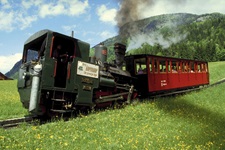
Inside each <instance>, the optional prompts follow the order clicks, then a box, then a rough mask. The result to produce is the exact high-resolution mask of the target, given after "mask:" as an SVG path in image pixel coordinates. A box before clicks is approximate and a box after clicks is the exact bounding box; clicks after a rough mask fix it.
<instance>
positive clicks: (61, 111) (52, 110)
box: [50, 109, 73, 113]
mask: <svg viewBox="0 0 225 150" xmlns="http://www.w3.org/2000/svg"><path fill="white" fill-rule="evenodd" d="M50 111H51V112H55V113H71V112H73V110H58V109H50Z"/></svg>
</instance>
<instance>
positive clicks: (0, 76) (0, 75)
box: [0, 72, 12, 80]
mask: <svg viewBox="0 0 225 150" xmlns="http://www.w3.org/2000/svg"><path fill="white" fill-rule="evenodd" d="M0 80H12V79H11V78H8V77H7V76H5V75H4V74H3V73H1V72H0Z"/></svg>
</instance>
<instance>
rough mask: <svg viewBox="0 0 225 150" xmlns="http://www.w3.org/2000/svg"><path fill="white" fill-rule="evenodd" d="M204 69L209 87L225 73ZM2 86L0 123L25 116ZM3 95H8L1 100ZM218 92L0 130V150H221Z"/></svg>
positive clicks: (224, 129) (222, 107)
mask: <svg viewBox="0 0 225 150" xmlns="http://www.w3.org/2000/svg"><path fill="white" fill-rule="evenodd" d="M209 66H210V68H209V69H210V74H211V75H210V79H211V81H212V83H214V82H216V81H217V80H219V79H221V78H224V77H225V69H221V68H225V62H216V63H210V65H209ZM4 84H5V85H4ZM6 85H7V86H6ZM5 86H6V88H5V90H3V89H0V91H1V94H0V95H1V98H0V102H1V104H4V105H5V106H2V105H1V116H0V117H2V114H3V115H4V117H2V118H8V117H7V115H8V116H10V117H13V116H16V115H20V116H21V115H24V114H26V111H24V109H23V108H22V106H21V104H20V102H19V100H18V99H19V96H18V94H17V91H16V87H14V86H16V81H4V82H0V87H1V88H2V87H5ZM7 89H10V90H11V91H10V92H11V94H9V95H7V96H2V91H3V93H4V94H6V93H7V92H6V91H8V90H7ZM224 89H225V84H220V85H217V86H215V87H210V88H207V89H204V90H201V91H197V92H192V93H188V94H185V95H180V96H177V97H164V98H158V99H153V100H144V102H137V103H134V104H132V105H129V106H126V107H124V108H121V109H108V110H105V111H100V112H93V113H91V114H89V115H88V116H80V117H77V118H74V119H71V120H70V121H67V122H64V121H62V120H59V121H55V122H52V123H47V124H44V125H40V126H27V125H26V124H23V125H21V126H19V127H17V128H13V129H10V130H4V129H0V149H10V150H11V149H15V150H18V149H29V150H30V149H32V150H41V149H43V150H46V149H50V150H55V149H66V150H70V149H71V150H74V149H77V150H80V149H94V150H95V149H97V150H105V149H107V150H108V149H112V150H114V149H115V150H118V149H146V150H147V149H160V150H162V149H165V150H167V149H171V150H173V149H183V150H186V149H190V150H192V149H197V150H202V149H210V150H211V149H216V150H218V149H225V113H224V112H225V101H224V97H225V92H224ZM4 91H5V92H4ZM10 92H9V93H10ZM2 97H3V98H2ZM5 101H9V102H5ZM8 107H9V108H8ZM17 107H18V108H17ZM3 110H4V111H3ZM7 111H8V113H7ZM2 112H3V113H2Z"/></svg>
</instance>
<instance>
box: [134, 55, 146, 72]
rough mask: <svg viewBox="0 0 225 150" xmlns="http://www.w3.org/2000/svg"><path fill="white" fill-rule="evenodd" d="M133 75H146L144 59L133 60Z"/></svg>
mask: <svg viewBox="0 0 225 150" xmlns="http://www.w3.org/2000/svg"><path fill="white" fill-rule="evenodd" d="M134 62H135V73H136V74H146V72H147V68H146V59H145V58H139V59H135V60H134Z"/></svg>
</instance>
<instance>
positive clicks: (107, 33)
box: [100, 31, 115, 39]
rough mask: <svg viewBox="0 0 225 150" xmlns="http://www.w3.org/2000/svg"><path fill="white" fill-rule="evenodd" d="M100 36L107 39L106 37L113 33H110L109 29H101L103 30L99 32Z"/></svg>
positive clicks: (113, 34)
mask: <svg viewBox="0 0 225 150" xmlns="http://www.w3.org/2000/svg"><path fill="white" fill-rule="evenodd" d="M100 36H101V38H103V39H108V38H111V37H113V36H115V33H111V32H109V31H103V32H101V33H100Z"/></svg>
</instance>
